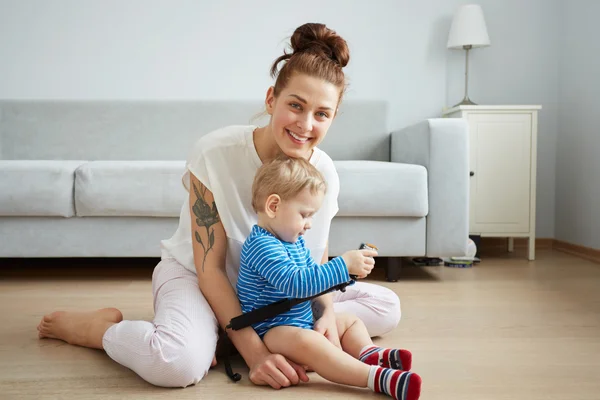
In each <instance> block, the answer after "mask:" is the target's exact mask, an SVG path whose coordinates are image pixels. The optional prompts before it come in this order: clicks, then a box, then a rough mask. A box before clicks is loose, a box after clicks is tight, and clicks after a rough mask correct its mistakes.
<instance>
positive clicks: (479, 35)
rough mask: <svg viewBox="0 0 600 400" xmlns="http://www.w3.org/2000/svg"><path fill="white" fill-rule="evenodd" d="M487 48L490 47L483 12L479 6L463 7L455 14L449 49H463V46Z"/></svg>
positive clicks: (449, 36)
mask: <svg viewBox="0 0 600 400" xmlns="http://www.w3.org/2000/svg"><path fill="white" fill-rule="evenodd" d="M466 45H471V46H473V47H485V46H489V45H490V37H489V36H488V32H487V27H486V25H485V19H484V18H483V10H482V9H481V6H479V5H477V4H466V5H464V6H461V7H460V8H459V9H458V10H457V11H456V14H454V19H453V20H452V26H451V27H450V34H449V35H448V48H449V49H462V48H463V46H466Z"/></svg>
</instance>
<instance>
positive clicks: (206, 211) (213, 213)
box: [192, 185, 220, 272]
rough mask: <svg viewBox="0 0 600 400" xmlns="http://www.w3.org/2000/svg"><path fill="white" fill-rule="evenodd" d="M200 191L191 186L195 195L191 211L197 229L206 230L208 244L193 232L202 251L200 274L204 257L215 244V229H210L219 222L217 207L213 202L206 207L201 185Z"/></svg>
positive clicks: (203, 187)
mask: <svg viewBox="0 0 600 400" xmlns="http://www.w3.org/2000/svg"><path fill="white" fill-rule="evenodd" d="M201 186H202V187H201V190H198V188H197V187H196V185H193V188H194V193H196V197H197V199H196V202H195V203H194V205H193V206H192V211H193V212H194V215H195V216H196V224H197V225H198V227H204V228H206V235H207V238H208V243H205V242H204V241H202V238H201V237H200V233H198V231H195V232H194V237H195V238H196V241H197V242H198V243H200V245H201V246H202V248H203V249H204V257H203V259H202V272H204V262H205V261H206V256H207V255H208V252H209V251H210V250H211V249H212V248H213V246H214V244H215V228H211V227H212V226H213V225H214V224H216V223H217V222H219V221H220V219H219V212H218V211H217V205H216V204H215V202H214V200H213V202H212V207H211V206H209V205H208V203H207V202H206V200H205V199H204V195H205V194H206V190H207V189H206V187H205V186H204V185H201Z"/></svg>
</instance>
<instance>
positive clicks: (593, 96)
mask: <svg viewBox="0 0 600 400" xmlns="http://www.w3.org/2000/svg"><path fill="white" fill-rule="evenodd" d="M561 13H562V15H563V19H564V23H563V26H562V28H561V40H560V45H561V57H560V61H561V62H560V68H561V73H560V91H559V94H560V104H561V106H560V113H559V116H560V117H559V131H560V134H559V136H558V147H557V165H556V169H557V171H556V172H557V173H556V238H557V239H560V240H564V241H567V242H570V243H575V244H579V245H582V246H587V247H592V248H596V249H600V124H599V122H598V112H599V110H600V76H599V71H600V46H599V45H598V38H597V36H598V35H597V31H598V29H597V28H598V15H600V2H598V1H597V0H575V1H573V0H571V1H570V2H569V3H568V5H567V3H566V2H565V4H564V7H563V9H562V11H561Z"/></svg>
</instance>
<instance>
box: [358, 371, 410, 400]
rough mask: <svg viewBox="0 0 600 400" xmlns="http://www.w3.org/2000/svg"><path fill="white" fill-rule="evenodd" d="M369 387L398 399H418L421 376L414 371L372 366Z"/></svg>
mask: <svg viewBox="0 0 600 400" xmlns="http://www.w3.org/2000/svg"><path fill="white" fill-rule="evenodd" d="M367 386H369V389H371V390H372V391H374V392H375V393H385V394H387V395H388V396H391V397H392V398H394V399H396V400H417V399H418V398H419V396H420V395H421V377H420V376H419V375H417V374H415V373H414V372H408V371H400V370H397V369H390V368H383V367H379V366H377V365H373V366H371V370H370V371H369V381H368V383H367Z"/></svg>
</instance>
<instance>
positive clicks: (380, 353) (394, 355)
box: [358, 345, 412, 371]
mask: <svg viewBox="0 0 600 400" xmlns="http://www.w3.org/2000/svg"><path fill="white" fill-rule="evenodd" d="M358 359H359V360H360V361H362V362H364V363H365V364H369V365H379V366H380V367H384V368H392V369H401V370H403V371H410V368H411V367H412V354H411V352H410V351H408V350H399V349H384V348H382V347H377V346H373V345H369V346H365V347H363V349H362V350H361V351H360V355H359V356H358Z"/></svg>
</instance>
